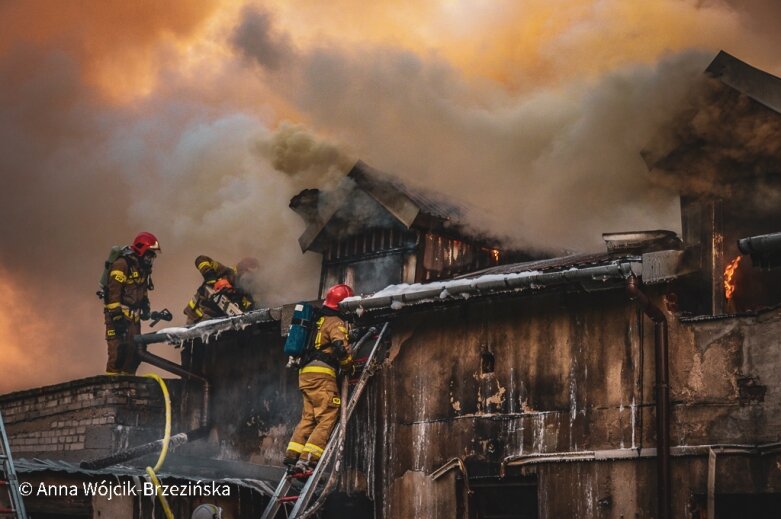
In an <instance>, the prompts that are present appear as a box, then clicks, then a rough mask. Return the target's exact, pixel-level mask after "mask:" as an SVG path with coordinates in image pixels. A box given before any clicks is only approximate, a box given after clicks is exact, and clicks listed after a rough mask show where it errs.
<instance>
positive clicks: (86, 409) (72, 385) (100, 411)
mask: <svg viewBox="0 0 781 519" xmlns="http://www.w3.org/2000/svg"><path fill="white" fill-rule="evenodd" d="M166 383H167V385H168V388H169V391H170V392H171V393H172V395H171V400H172V404H173V405H174V406H175V405H176V402H177V401H178V398H177V395H178V393H179V387H180V381H178V380H167V381H166ZM0 410H1V411H2V413H3V419H4V421H5V425H6V429H7V431H8V436H9V442H10V444H11V450H12V451H13V454H14V456H15V457H17V458H30V457H43V458H54V459H62V460H80V459H89V458H93V457H98V456H104V455H107V454H110V453H112V452H114V451H116V450H117V449H121V448H126V447H128V446H133V445H137V444H139V443H143V442H146V441H152V440H155V439H158V438H160V437H161V436H162V433H163V427H164V425H165V410H164V404H163V397H162V392H161V391H160V388H159V386H158V384H157V383H156V382H155V381H153V380H151V379H144V378H140V377H109V376H97V377H90V378H85V379H80V380H74V381H70V382H66V383H63V384H56V385H53V386H44V387H40V388H35V389H30V390H25V391H18V392H15V393H9V394H6V395H2V396H0ZM173 414H174V430H177V424H176V423H177V422H178V420H177V414H178V413H177V408H176V407H174V413H173Z"/></svg>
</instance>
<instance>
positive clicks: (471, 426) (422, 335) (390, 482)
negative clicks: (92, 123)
mask: <svg viewBox="0 0 781 519" xmlns="http://www.w3.org/2000/svg"><path fill="white" fill-rule="evenodd" d="M693 88H694V90H695V92H696V93H697V95H696V96H695V97H694V99H695V100H694V101H693V104H692V106H691V109H690V110H686V111H684V112H683V113H681V114H679V117H678V118H677V119H676V120H675V121H674V122H673V123H672V124H671V125H670V126H669V127H668V128H665V129H662V130H661V131H660V134H659V136H658V138H657V139H655V140H654V142H652V143H649V145H648V147H647V149H646V150H645V151H644V152H643V156H644V158H645V160H646V162H647V164H648V165H649V169H651V174H653V175H654V176H655V177H656V178H657V179H658V180H659V182H663V183H667V184H668V185H670V186H672V187H674V188H675V189H678V191H679V192H680V194H681V218H682V233H681V235H680V237H679V236H678V235H677V234H676V233H675V232H672V231H666V230H650V231H631V232H623V233H611V234H605V235H604V239H605V247H604V249H603V250H601V251H596V252H593V253H588V254H575V255H567V256H562V257H555V258H539V257H532V256H528V255H527V256H524V255H523V254H522V253H520V252H518V251H512V250H511V249H508V248H507V247H506V246H504V245H503V244H502V243H501V240H499V239H496V238H490V237H486V236H485V235H484V234H480V233H475V232H473V231H470V226H469V225H468V222H467V221H466V220H465V217H466V216H467V215H468V214H469V213H468V212H467V211H466V210H465V208H464V207H463V206H462V205H460V204H456V203H453V202H452V201H447V200H443V199H441V198H439V197H436V196H433V195H431V194H429V193H424V192H421V191H418V190H415V189H413V188H410V187H409V186H407V185H405V184H403V183H401V182H399V181H397V180H395V179H394V178H393V177H391V176H389V175H386V174H384V173H381V172H379V171H376V170H374V169H372V168H370V167H369V166H367V165H366V164H364V163H360V162H359V163H358V164H357V165H356V166H355V167H354V168H353V169H352V170H351V171H350V172H349V174H348V175H347V176H346V178H345V180H344V181H343V182H342V183H341V184H340V185H339V186H338V187H337V188H336V189H335V190H333V191H331V192H320V191H317V190H306V191H303V192H302V193H300V194H299V195H298V196H296V197H294V198H293V200H292V201H291V208H293V209H294V210H295V211H296V212H298V213H299V214H301V215H302V217H304V219H305V221H306V222H307V228H306V230H305V232H304V234H303V235H302V236H301V237H300V239H299V243H300V245H301V248H302V250H304V251H311V252H316V253H320V254H322V256H323V263H322V273H321V282H320V292H321V294H320V295H321V296H322V292H323V290H324V289H326V288H327V287H328V286H329V285H330V284H332V283H336V282H348V283H351V284H353V285H355V287H356V289H357V291H358V292H359V293H361V294H362V295H361V296H357V297H355V298H351V299H348V300H346V301H344V302H343V303H342V309H343V310H344V311H345V312H347V313H348V314H350V315H351V316H353V317H354V319H355V321H356V325H357V326H361V327H366V326H371V325H379V324H383V323H389V328H390V330H391V333H390V336H389V339H388V340H387V342H386V344H385V346H384V350H383V354H384V357H383V362H382V366H381V369H380V370H379V371H378V372H377V373H376V374H375V375H374V377H373V378H372V379H371V383H370V385H369V386H368V388H367V391H366V393H365V394H364V395H363V398H362V399H361V401H360V402H359V404H358V407H357V410H356V414H355V415H354V416H353V418H352V420H351V421H350V422H349V423H348V425H347V436H346V448H345V455H344V458H343V459H342V460H341V463H342V468H341V471H340V480H339V487H338V489H337V491H336V492H335V493H333V494H331V496H330V498H329V500H328V502H327V504H326V506H325V508H324V509H323V511H322V515H323V516H324V517H386V518H396V517H431V518H435V517H443V518H444V517H448V518H449V517H464V518H478V517H522V518H536V517H582V518H587V517H588V518H590V517H605V518H608V517H610V518H619V517H689V518H697V519H699V518H704V517H716V518H718V517H736V516H751V517H774V516H775V515H776V514H777V510H778V509H779V507H781V472H780V471H779V468H778V467H779V463H780V462H781V460H780V459H779V455H780V454H781V443H779V442H781V438H779V432H778V431H779V430H781V379H779V376H778V370H779V367H781V350H779V347H778V346H779V344H778V337H781V307H780V306H779V303H781V299H779V295H778V294H779V293H780V292H781V272H779V270H777V269H775V268H776V267H777V266H778V264H779V257H780V255H781V252H780V251H781V238H779V234H778V233H779V231H781V229H780V228H779V226H781V205H779V204H778V203H777V201H778V194H779V193H781V190H779V187H781V185H780V184H781V181H780V180H779V179H781V175H779V174H780V173H781V171H779V170H778V168H779V164H781V161H779V160H778V159H779V153H781V148H780V147H779V146H781V144H779V143H781V138H779V137H781V131H780V130H779V129H781V126H779V123H780V122H781V101H779V100H781V80H779V79H778V78H775V77H773V76H770V75H768V74H766V73H764V72H762V71H759V70H756V69H754V68H752V67H750V66H749V65H747V64H745V63H743V62H741V61H739V60H737V59H736V58H734V57H732V56H729V55H728V54H726V53H721V54H719V55H718V56H717V57H716V59H715V60H714V61H713V63H712V64H711V65H710V66H709V67H708V69H707V71H706V73H705V75H704V77H703V81H702V84H701V85H697V86H694V87H693ZM747 255H750V256H751V259H750V260H749V259H748V258H746V256H747ZM735 258H738V259H735ZM290 321H291V308H290V307H282V308H276V309H264V310H258V311H255V312H253V313H252V314H248V315H246V316H241V317H239V318H228V319H224V320H218V321H210V322H207V323H203V324H202V325H197V326H196V327H193V328H169V329H167V330H162V331H161V332H158V333H157V334H149V335H147V336H144V342H146V343H148V344H154V343H158V342H159V343H171V344H175V345H177V346H182V347H183V348H184V349H185V351H186V353H187V354H186V355H185V356H184V358H185V359H186V361H185V362H184V363H183V366H178V367H172V366H170V365H164V364H161V365H163V367H166V366H167V369H171V370H172V371H174V372H175V373H178V374H180V375H182V377H183V380H182V381H179V382H176V383H175V396H174V400H175V401H176V402H177V407H176V409H177V410H176V413H175V414H176V420H175V423H176V424H177V427H178V428H179V430H193V429H196V428H198V427H199V425H200V424H202V423H206V424H207V426H208V427H207V428H208V437H207V440H206V441H197V442H193V443H191V444H188V445H185V446H182V447H179V448H178V449H177V450H176V451H175V452H174V453H173V454H172V455H171V460H172V461H171V463H172V465H171V474H169V477H171V478H177V477H178V478H180V479H182V478H184V479H186V478H188V477H189V478H196V477H199V476H198V475H199V474H203V472H199V470H206V469H207V468H208V470H209V471H210V472H209V474H210V477H214V478H219V479H220V480H224V481H227V482H229V483H230V484H234V485H236V486H237V488H238V487H241V488H242V489H244V490H240V492H244V494H241V495H242V496H244V498H243V500H242V499H233V500H223V502H224V504H225V506H226V512H227V515H228V516H230V517H257V516H259V510H260V508H262V506H263V504H264V503H265V501H266V500H267V498H268V495H269V494H270V492H271V484H273V482H274V478H275V477H277V478H278V477H279V476H280V475H281V471H280V469H279V466H280V463H281V459H282V455H283V450H284V447H285V444H286V442H287V440H288V438H289V436H290V433H291V432H292V427H293V425H294V424H295V422H296V420H297V418H298V413H299V410H300V407H299V406H300V402H299V400H300V397H299V396H298V392H297V388H296V373H295V372H293V371H292V370H283V369H281V366H283V365H284V364H285V362H286V358H284V356H283V353H282V342H283V334H284V333H285V331H286V330H287V327H288V325H289V323H290ZM358 356H360V352H359V353H358ZM147 360H149V361H151V362H153V363H158V364H160V363H159V362H158V361H157V360H155V358H154V356H150V357H148V358H147ZM145 384H146V383H144V382H139V381H138V380H135V379H129V380H121V381H120V380H117V379H105V378H103V377H99V378H95V379H89V380H88V383H86V382H85V385H84V387H86V388H88V389H87V390H86V391H87V393H88V394H90V395H93V398H103V397H104V396H105V401H103V400H101V401H100V402H101V403H100V404H98V403H97V402H96V401H93V402H92V403H87V400H86V399H84V398H82V397H80V396H78V395H80V393H79V391H81V389H79V390H78V391H77V390H76V388H75V386H74V388H70V386H68V387H65V386H62V387H59V386H58V387H53V388H40V389H38V390H33V391H32V392H24V393H18V394H12V395H6V396H4V397H2V398H0V404H1V405H2V408H3V410H4V411H5V412H6V415H7V420H8V425H9V431H10V433H11V442H12V446H13V447H14V449H15V452H17V457H23V458H28V460H27V461H22V462H20V473H21V476H22V479H27V480H33V479H35V478H41V477H48V478H53V477H66V475H67V477H82V478H93V477H96V474H95V473H93V472H90V471H89V470H87V469H84V468H81V467H78V466H76V465H75V464H73V463H69V460H71V461H75V460H79V459H84V458H95V457H101V456H105V455H108V454H110V453H112V452H114V451H116V450H117V449H121V448H124V447H127V446H128V445H129V444H134V443H141V442H143V441H147V440H149V439H152V438H154V437H155V436H156V435H159V429H160V417H159V414H157V413H156V412H155V411H156V410H159V408H160V407H159V403H157V402H156V400H155V398H156V397H155V396H154V395H153V394H152V393H149V387H146V385H145ZM77 385H78V384H77ZM142 386H143V387H145V388H146V389H143V388H142ZM79 387H82V386H79ZM55 393H56V394H57V395H59V394H60V393H62V396H57V397H56V398H54V396H53V395H55ZM117 395H121V396H117ZM124 396H127V398H126V399H123V397H124ZM74 397H75V400H73V398H74ZM51 398H54V402H55V403H54V404H51V405H50V404H49V403H47V402H48V401H49V400H47V399H51ZM68 398H71V400H69V401H67V402H66V400H67V399H68ZM116 399H119V400H116ZM115 400H116V401H115ZM73 402H84V403H83V404H79V405H77V406H76V407H72V404H73ZM155 406H157V407H155ZM44 411H45V412H44ZM104 411H105V412H104ZM46 413H48V414H46ZM133 413H136V414H133ZM104 418H105V422H101V421H100V420H102V419H104ZM39 419H40V420H41V421H40V423H39V424H38V425H35V424H36V423H38V422H34V420H39ZM95 419H98V420H99V421H98V422H82V421H81V420H95ZM58 424H59V425H58ZM57 428H60V429H62V430H60V429H57ZM71 429H72V431H71ZM98 429H99V430H100V432H98ZM52 433H53V434H52ZM36 434H37V436H36ZM63 435H64V437H65V438H68V437H70V436H73V437H74V438H75V439H74V440H72V441H71V440H67V439H66V440H65V441H64V442H60V441H59V439H58V438H59V437H60V436H63ZM69 435H70V436H69ZM133 435H136V436H133ZM99 437H100V438H103V440H104V441H103V443H102V444H100V443H95V442H96V440H97V439H98V438H99ZM51 438H57V440H56V441H54V440H51ZM44 439H46V440H45V441H44ZM50 444H51V445H53V447H52V448H49V447H48V445H50ZM44 446H46V447H45V448H44ZM34 456H37V457H46V458H54V459H57V460H61V461H60V462H59V464H57V463H54V462H52V463H50V464H48V465H47V464H46V463H44V462H34V461H30V460H29V458H30V457H34ZM36 463H38V465H36ZM41 463H43V465H42V466H41V465H40V464H41ZM142 465H143V464H142ZM174 469H177V470H178V472H176V471H174ZM196 469H199V470H196ZM100 470H104V471H108V472H106V473H116V474H117V477H127V478H132V477H133V475H136V477H137V474H138V472H133V470H132V467H127V466H125V467H122V468H121V469H118V468H116V467H115V468H113V469H112V468H106V469H100ZM112 471H113V472H112ZM42 474H43V476H42ZM97 474H98V476H99V475H100V474H101V473H99V472H98V473H97ZM200 477H203V476H200ZM237 491H239V490H237ZM148 501H149V498H146V501H144V500H143V499H142V498H139V499H138V500H137V501H132V500H131V501H128V502H126V504H125V507H124V508H122V509H121V510H120V509H119V508H117V509H115V510H114V511H113V512H112V515H111V516H112V517H128V518H130V517H151V516H152V515H150V514H152V513H153V512H151V511H150V510H149V508H148V506H147V507H146V508H145V507H144V505H143V503H146V504H147V505H148ZM176 503H177V506H179V510H181V511H182V512H183V513H184V512H186V510H188V507H190V509H191V508H192V505H193V504H194V503H193V502H192V501H187V500H185V501H177V502H176ZM32 504H33V505H35V503H32ZM41 506H43V505H41ZM99 506H102V505H97V504H95V503H92V504H84V505H83V506H82V508H80V511H79V512H78V513H75V512H74V514H72V516H73V517H90V516H91V515H90V514H92V515H93V516H97V515H95V514H96V512H95V510H97V509H98V508H99ZM158 514H159V512H158ZM280 516H281V514H280Z"/></svg>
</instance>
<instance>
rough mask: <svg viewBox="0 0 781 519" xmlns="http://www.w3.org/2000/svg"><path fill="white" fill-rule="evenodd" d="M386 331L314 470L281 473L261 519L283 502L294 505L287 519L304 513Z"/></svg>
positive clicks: (370, 372)
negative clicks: (297, 489)
mask: <svg viewBox="0 0 781 519" xmlns="http://www.w3.org/2000/svg"><path fill="white" fill-rule="evenodd" d="M387 329H388V323H385V324H384V325H383V326H382V329H381V330H380V333H379V334H378V335H377V340H376V341H375V342H374V346H372V349H371V352H370V353H369V356H368V358H367V359H366V364H365V365H364V368H363V372H362V373H361V376H360V378H359V379H358V382H357V383H356V384H355V387H354V388H353V392H352V394H351V395H350V400H349V402H348V403H347V407H346V409H345V410H344V411H343V413H342V420H340V421H339V422H337V424H336V425H335V426H334V429H333V431H332V432H331V438H330V439H329V440H328V444H327V445H326V446H325V450H323V454H322V456H320V460H319V461H318V462H317V465H316V466H315V468H314V470H312V471H310V472H305V473H304V474H292V475H290V474H285V475H284V476H282V479H281V480H280V481H279V484H278V485H277V488H276V490H275V491H274V495H273V496H271V501H269V504H268V506H266V510H265V511H264V512H263V515H262V516H261V519H272V518H273V517H274V516H275V515H276V513H277V511H279V508H280V507H281V506H282V505H284V504H285V503H294V505H293V510H292V511H291V512H290V515H288V519H294V518H297V517H300V516H301V515H302V514H303V513H304V512H305V511H306V507H307V505H308V504H309V501H310V500H311V499H312V497H313V496H314V494H315V489H316V488H317V484H318V483H319V482H320V479H321V478H322V477H323V475H324V474H325V472H326V469H327V468H328V465H329V464H330V463H331V462H332V461H333V459H334V454H335V453H336V450H337V447H338V445H337V444H338V442H339V436H340V435H341V430H342V425H343V423H342V422H343V421H344V423H346V422H347V421H349V420H350V416H352V414H353V411H354V410H355V407H356V406H357V405H358V401H359V400H360V398H361V395H362V394H363V390H364V389H365V388H366V384H367V383H368V382H369V379H370V378H371V376H372V375H373V374H374V371H375V367H376V364H377V357H378V355H377V353H378V351H379V350H380V349H381V348H380V344H381V343H382V339H383V336H384V335H385V332H386V331H387ZM368 335H369V334H367V336H368ZM361 342H363V341H359V343H358V344H357V345H356V350H357V349H358V346H359V345H360V343H361ZM304 478H308V479H307V481H306V484H304V488H303V490H301V493H300V494H299V495H297V496H295V495H293V496H288V495H287V493H288V491H289V490H290V487H292V485H293V480H295V479H304Z"/></svg>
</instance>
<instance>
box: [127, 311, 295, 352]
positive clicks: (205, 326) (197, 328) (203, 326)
mask: <svg viewBox="0 0 781 519" xmlns="http://www.w3.org/2000/svg"><path fill="white" fill-rule="evenodd" d="M281 312H282V309H281V307H277V308H259V309H257V310H251V311H249V312H247V313H245V314H242V315H236V316H233V317H223V318H218V319H210V320H208V321H202V322H200V323H197V324H194V325H192V326H187V327H185V326H182V327H178V328H175V327H171V328H163V329H162V330H159V331H157V332H155V333H146V334H143V335H137V336H136V337H135V341H136V342H137V343H139V344H154V343H158V342H170V343H174V344H176V343H183V342H186V341H191V340H195V339H202V340H205V339H206V338H207V337H211V336H212V335H219V334H220V333H223V332H227V331H231V330H243V329H244V328H246V327H248V326H252V325H254V324H263V323H271V322H277V321H279V320H280V318H281ZM275 314H276V315H275Z"/></svg>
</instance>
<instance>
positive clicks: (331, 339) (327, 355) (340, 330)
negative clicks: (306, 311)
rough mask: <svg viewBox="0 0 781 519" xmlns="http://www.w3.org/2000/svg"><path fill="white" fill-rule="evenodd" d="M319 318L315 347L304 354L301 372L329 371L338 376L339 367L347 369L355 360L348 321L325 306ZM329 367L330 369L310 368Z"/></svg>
mask: <svg viewBox="0 0 781 519" xmlns="http://www.w3.org/2000/svg"><path fill="white" fill-rule="evenodd" d="M320 314H321V316H320V318H319V319H318V320H317V324H316V331H315V340H314V344H313V348H312V349H311V350H310V351H309V352H307V353H306V354H305V356H304V367H303V368H302V369H301V373H313V372H319V373H326V372H327V373H329V374H331V375H332V376H334V377H336V371H337V369H339V368H342V370H345V369H347V368H349V367H350V365H351V364H352V362H353V359H352V355H351V354H350V338H349V331H348V327H347V323H346V322H345V321H344V319H343V318H342V316H341V315H340V314H339V312H337V311H336V310H332V309H330V308H328V307H323V308H322V310H321V311H320ZM316 366H319V367H329V368H331V370H330V371H325V370H321V369H308V368H311V367H316Z"/></svg>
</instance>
